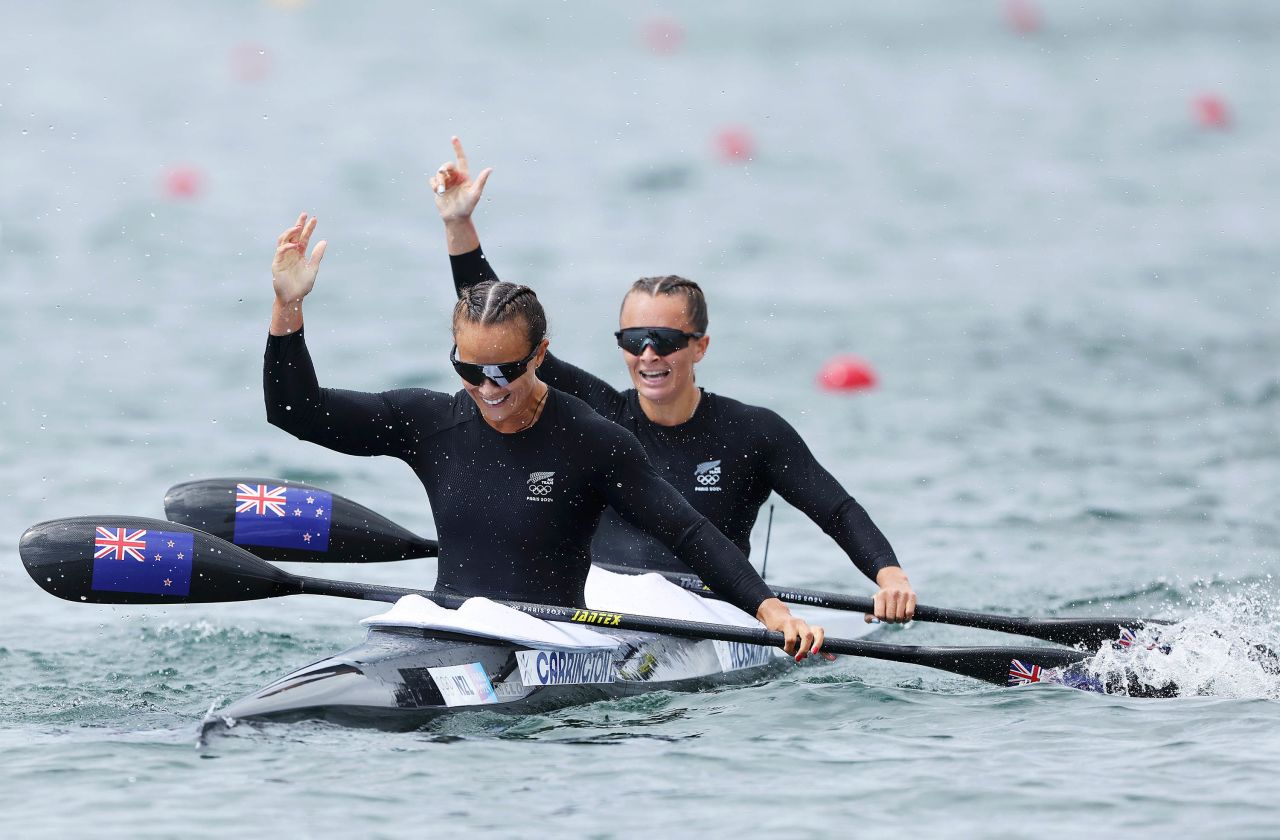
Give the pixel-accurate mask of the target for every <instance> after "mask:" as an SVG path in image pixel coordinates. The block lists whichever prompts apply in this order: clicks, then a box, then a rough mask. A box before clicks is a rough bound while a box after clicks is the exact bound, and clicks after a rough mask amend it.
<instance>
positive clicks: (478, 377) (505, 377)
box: [449, 342, 542, 388]
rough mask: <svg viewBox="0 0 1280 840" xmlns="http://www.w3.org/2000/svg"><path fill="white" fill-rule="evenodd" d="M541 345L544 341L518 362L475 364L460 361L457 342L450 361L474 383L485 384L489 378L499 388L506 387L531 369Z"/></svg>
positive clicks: (451, 352) (455, 368) (462, 375)
mask: <svg viewBox="0 0 1280 840" xmlns="http://www.w3.org/2000/svg"><path fill="white" fill-rule="evenodd" d="M540 346H542V342H538V343H537V344H535V345H533V349H532V350H530V351H529V355H527V356H525V357H524V358H523V359H521V360H520V361H518V362H502V363H501V364H497V365H474V364H472V363H471V362H460V361H458V345H456V344H455V345H453V349H452V350H450V351H449V361H450V362H452V363H453V369H454V370H456V371H457V372H458V376H461V377H462V378H463V379H465V380H466V381H467V382H470V383H471V384H472V385H483V384H484V381H485V380H486V379H488V380H490V381H492V382H493V384H495V385H497V386H498V387H499V388H505V387H507V386H508V385H510V384H511V383H512V382H514V381H515V380H517V379H519V378H520V377H522V376H524V373H525V371H527V370H528V369H529V362H532V361H533V357H534V356H536V355H538V348H539V347H540Z"/></svg>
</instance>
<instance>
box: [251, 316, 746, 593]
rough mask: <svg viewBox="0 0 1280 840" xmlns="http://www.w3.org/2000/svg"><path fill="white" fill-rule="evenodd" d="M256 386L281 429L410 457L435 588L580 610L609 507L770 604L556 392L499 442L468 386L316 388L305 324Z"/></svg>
mask: <svg viewBox="0 0 1280 840" xmlns="http://www.w3.org/2000/svg"><path fill="white" fill-rule="evenodd" d="M262 378H263V391H264V394H265V397H266V404H267V419H268V420H269V421H270V422H271V423H272V424H273V425H276V426H279V427H280V428H282V429H284V430H285V431H287V432H289V433H291V434H293V435H295V436H296V437H299V438H301V439H303V440H308V441H311V442H313V443H318V444H320V445H321V446H325V447H328V448H329V449H334V450H337V451H339V452H345V453H347V454H350V455H391V456H394V457H397V458H400V459H402V460H404V461H405V462H406V463H408V465H409V466H410V467H411V468H412V469H413V471H414V472H415V473H416V474H417V476H418V478H419V480H421V481H422V486H423V487H425V488H426V491H427V496H428V498H429V499H430V502H431V509H432V512H433V514H434V516H435V522H436V529H437V537H438V540H439V543H440V561H439V574H438V577H437V580H436V587H437V588H438V589H445V590H449V591H453V592H458V593H462V594H467V595H484V596H486V597H491V598H503V599H509V600H517V601H530V602H534V603H551V604H574V605H580V604H582V596H583V586H584V585H585V583H586V578H587V570H588V567H589V566H590V562H591V538H592V535H593V534H594V533H595V531H596V527H597V525H598V523H599V521H600V516H601V513H602V511H603V510H604V509H605V508H606V507H609V508H610V509H611V510H612V511H615V512H616V514H617V515H618V516H619V517H621V519H622V520H623V521H625V522H626V523H627V524H628V526H629V527H631V528H633V529H635V531H636V532H637V533H644V534H647V535H651V536H652V538H653V539H655V540H656V541H657V542H658V543H659V544H660V545H662V546H663V548H664V550H665V551H669V552H671V553H673V554H674V555H676V556H678V557H680V558H681V560H683V561H684V562H685V563H687V564H688V565H689V566H690V567H692V568H693V569H694V570H695V571H696V572H697V573H698V574H699V575H701V576H702V578H703V579H704V580H705V581H707V583H708V584H709V585H711V586H712V587H713V588H714V589H715V590H716V591H717V592H719V593H721V594H722V595H724V596H725V597H726V598H728V599H729V600H730V601H732V602H733V603H734V604H736V605H737V606H739V607H741V608H742V609H744V610H746V611H747V612H748V613H751V614H753V615H754V614H755V612H756V610H757V608H758V607H759V606H760V603H761V602H762V601H764V600H765V599H766V598H769V597H771V593H770V591H769V588H768V587H767V586H766V585H765V583H764V581H762V580H761V579H760V576H759V575H757V574H756V572H755V570H754V569H752V568H751V565H750V564H749V563H748V562H747V559H746V557H745V556H743V554H742V552H741V551H739V550H738V548H737V547H735V546H734V545H733V543H731V542H730V541H729V540H728V539H726V538H725V537H724V536H723V535H722V534H721V533H720V532H719V531H717V530H716V529H715V528H714V527H713V526H712V525H711V524H710V523H709V522H708V521H707V519H706V517H705V516H703V515H702V514H700V513H698V512H697V511H696V510H695V509H694V508H693V507H692V506H690V505H689V503H688V502H686V501H685V500H684V498H683V497H682V496H681V495H680V494H679V493H677V492H676V491H675V490H674V489H673V488H672V487H671V486H670V485H669V484H667V482H665V481H663V480H662V479H661V478H660V477H659V476H658V474H657V472H655V471H654V469H653V466H652V465H651V464H650V463H649V460H648V459H647V458H646V457H645V454H644V450H643V449H641V447H640V444H639V443H638V442H637V441H636V439H635V437H634V436H633V435H632V434H631V433H629V432H627V431H626V430H625V429H623V428H621V427H619V426H618V425H616V424H614V423H610V422H608V421H607V420H605V419H604V418H602V417H600V416H599V415H598V414H596V413H595V412H594V411H592V409H591V408H590V407H589V406H587V405H586V404H585V403H583V402H582V401H581V400H579V399H578V398H576V397H573V396H571V395H569V394H565V393H562V392H560V391H557V390H556V389H555V388H551V389H550V390H549V391H548V394H547V397H546V403H545V405H544V406H543V410H542V414H541V416H540V417H539V418H538V421H537V422H536V423H534V425H533V426H531V427H530V428H528V429H525V430H524V431H521V432H516V433H514V434H503V433H501V432H498V431H497V430H495V429H494V428H493V427H491V426H490V425H489V424H488V423H486V422H485V421H484V419H483V418H482V417H481V416H480V412H479V410H478V409H477V407H476V405H475V402H474V401H473V400H472V399H471V397H470V396H468V395H467V393H466V392H465V391H459V392H458V393H456V394H445V393H441V392H438V391H430V390H427V389H424V388H408V389H402V390H395V391H384V392H382V393H364V392H358V391H343V390H337V389H332V388H321V387H320V384H319V382H318V381H317V379H316V373H315V368H314V367H313V365H312V363H311V355H310V354H309V353H308V352H307V346H306V342H305V341H304V339H303V334H302V331H301V330H299V331H298V332H296V333H294V334H292V335H288V336H271V337H270V338H268V340H267V349H266V357H265V363H264V366H263V377H262Z"/></svg>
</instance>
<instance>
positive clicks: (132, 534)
mask: <svg viewBox="0 0 1280 840" xmlns="http://www.w3.org/2000/svg"><path fill="white" fill-rule="evenodd" d="M146 536H147V532H146V531H145V530H141V529H140V530H137V531H129V530H128V529H126V528H103V527H102V526H101V525H99V526H98V532H97V535H96V536H94V538H93V547H94V548H95V549H96V551H94V553H93V559H94V560H98V559H101V558H103V557H112V558H113V559H115V560H123V559H125V557H128V558H129V559H131V560H137V561H138V562H139V563H142V562H145V561H144V559H143V557H142V552H144V551H146V550H147V541H146V540H145V539H144V538H145V537H146Z"/></svg>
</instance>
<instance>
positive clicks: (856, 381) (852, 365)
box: [818, 356, 878, 391]
mask: <svg viewBox="0 0 1280 840" xmlns="http://www.w3.org/2000/svg"><path fill="white" fill-rule="evenodd" d="M877 381H878V380H877V379H876V372H875V371H874V370H872V368H871V365H870V364H868V363H867V362H866V361H865V360H864V359H859V358H858V357H857V356H836V357H835V358H832V359H829V360H828V361H827V363H826V364H825V365H823V366H822V370H821V371H819V373H818V384H819V385H821V386H822V387H823V388H825V389H826V390H828V391H861V390H865V389H867V388H874V387H875V386H876V383H877Z"/></svg>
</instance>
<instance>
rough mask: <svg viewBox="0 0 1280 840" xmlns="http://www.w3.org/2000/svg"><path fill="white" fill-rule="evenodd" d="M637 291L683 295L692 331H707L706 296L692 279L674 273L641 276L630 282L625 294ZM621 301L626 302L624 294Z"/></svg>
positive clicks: (655, 294)
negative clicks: (661, 275) (658, 275)
mask: <svg viewBox="0 0 1280 840" xmlns="http://www.w3.org/2000/svg"><path fill="white" fill-rule="evenodd" d="M638 292H647V293H648V294H650V295H652V296H653V297H657V296H658V295H683V296H684V309H685V313H686V314H687V315H688V316H689V322H690V323H692V324H693V331H694V332H706V331H707V297H706V295H704V294H703V293H702V287H701V286H699V285H698V284H697V283H695V282H693V281H692V280H690V279H688V278H686V277H680V276H679V275H676V274H668V275H666V276H664V277H641V278H640V279H639V280H637V281H636V282H634V283H632V284H631V288H630V289H628V290H627V295H632V294H636V293H638ZM622 302H623V303H626V302H627V298H626V296H624V297H623V298H622Z"/></svg>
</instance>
